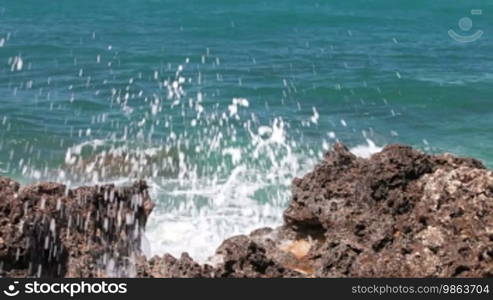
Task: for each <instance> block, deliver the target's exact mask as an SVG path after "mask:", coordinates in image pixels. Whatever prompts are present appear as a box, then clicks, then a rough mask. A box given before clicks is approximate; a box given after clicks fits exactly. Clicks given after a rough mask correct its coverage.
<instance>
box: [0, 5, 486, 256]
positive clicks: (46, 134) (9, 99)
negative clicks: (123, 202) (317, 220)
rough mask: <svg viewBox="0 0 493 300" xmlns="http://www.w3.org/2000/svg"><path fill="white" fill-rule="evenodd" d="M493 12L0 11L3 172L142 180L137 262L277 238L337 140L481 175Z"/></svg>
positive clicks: (271, 8)
mask: <svg viewBox="0 0 493 300" xmlns="http://www.w3.org/2000/svg"><path fill="white" fill-rule="evenodd" d="M492 36H493V2H492V1H475V0H470V1H466V0H460V1H459V0H458V1H450V0H446V1H445V0H434V1H424V0H414V1H404V0H399V1H396V0H348V1H320V0H319V1H316V0H303V1H295V0H277V1H264V0H249V1H239V0H238V1H236V0H210V1H206V0H201V1H198V0H189V1H179V0H105V1H100V0H99V1H96V0H85V1H48V0H46V1H39V0H36V1H35V0H22V1H19V0H1V1H0V176H8V177H11V178H14V179H15V180H18V181H19V182H21V183H22V184H30V183H34V182H39V181H57V182H62V183H64V184H66V185H67V186H69V187H77V186H83V185H93V184H105V183H115V184H118V185H126V184H129V183H131V182H133V181H135V180H146V181H147V182H148V184H149V186H150V192H151V195H152V198H153V199H154V201H155V202H156V207H155V209H154V211H153V213H152V215H151V217H150V219H149V222H148V225H147V229H146V232H145V239H144V242H143V245H142V247H143V250H144V252H145V253H146V255H148V256H151V255H161V254H164V253H171V254H173V255H179V254H180V253H181V252H184V251H186V252H188V253H189V254H190V255H191V256H192V257H193V258H194V259H196V260H198V261H200V262H204V261H207V259H208V258H209V257H210V256H211V255H212V254H213V253H214V250H215V249H216V247H217V246H219V244H220V243H221V241H222V240H224V239H225V238H227V237H230V236H233V235H237V234H246V233H248V232H250V231H251V230H253V229H256V228H260V227H264V226H273V227H275V226H279V225H281V224H282V212H283V210H284V209H285V208H286V206H287V204H288V203H289V201H290V195H291V192H290V185H291V181H292V180H293V178H295V177H300V176H303V175H304V174H306V173H307V172H309V171H310V170H311V169H312V168H313V167H314V166H315V165H316V164H317V162H319V161H320V160H321V159H322V158H323V155H324V153H326V152H327V151H329V150H330V148H331V147H332V146H333V145H334V144H335V143H337V142H342V143H344V144H346V145H347V146H348V147H349V148H350V149H351V151H353V152H354V153H355V154H356V155H359V156H362V157H369V156H370V155H371V154H372V153H375V152H377V151H379V150H380V149H382V147H384V146H385V145H388V144H393V143H403V144H408V145H411V146H413V147H415V148H417V149H420V150H422V151H426V152H428V153H443V152H450V153H453V154H456V155H460V156H470V157H475V158H477V159H480V160H481V161H482V162H483V163H484V164H485V165H486V166H488V167H493V151H492V150H493V99H492V96H493V39H492Z"/></svg>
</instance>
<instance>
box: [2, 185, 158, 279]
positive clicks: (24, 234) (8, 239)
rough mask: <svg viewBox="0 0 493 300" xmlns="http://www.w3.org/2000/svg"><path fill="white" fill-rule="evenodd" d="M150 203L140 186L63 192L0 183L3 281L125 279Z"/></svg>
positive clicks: (48, 187)
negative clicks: (21, 279) (122, 277)
mask: <svg viewBox="0 0 493 300" xmlns="http://www.w3.org/2000/svg"><path fill="white" fill-rule="evenodd" d="M152 206H153V204H152V201H151V200H150V198H149V195H148V193H147V186H146V184H145V183H144V182H138V183H136V184H134V185H133V186H132V187H127V188H116V187H115V186H113V185H105V186H95V187H81V188H78V189H74V190H67V189H66V187H65V186H64V185H61V184H56V183H41V184H35V185H30V186H26V187H23V188H20V187H19V184H17V183H15V182H13V181H12V180H10V179H6V178H0V218H1V223H0V234H1V239H2V241H3V242H2V243H1V245H0V247H1V248H0V262H1V263H2V270H1V275H2V276H9V277H11V276H22V277H26V276H37V277H101V276H130V275H132V274H130V273H128V272H129V270H131V269H132V268H131V264H132V262H131V260H132V259H133V258H132V257H133V256H134V255H136V254H139V253H140V249H139V247H140V232H141V230H143V229H144V228H145V223H146V220H147V217H148V215H149V214H150V212H151V210H152Z"/></svg>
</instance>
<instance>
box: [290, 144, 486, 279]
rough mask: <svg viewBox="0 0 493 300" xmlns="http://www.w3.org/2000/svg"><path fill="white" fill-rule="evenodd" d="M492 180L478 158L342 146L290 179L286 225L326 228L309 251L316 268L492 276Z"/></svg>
mask: <svg viewBox="0 0 493 300" xmlns="http://www.w3.org/2000/svg"><path fill="white" fill-rule="evenodd" d="M492 187H493V174H492V172H490V171H488V170H486V169H485V168H484V166H483V165H482V164H481V163H480V162H479V161H477V160H474V159H467V158H466V159H463V158H456V157H453V156H451V155H449V154H446V155H440V156H433V155H427V154H424V153H422V152H419V151H416V150H413V149H412V148H410V147H406V146H400V145H391V146H387V147H385V148H384V149H383V151H382V152H380V153H377V154H374V155H373V156H372V157H370V158H369V159H361V158H357V157H355V156H353V155H352V154H351V153H349V151H348V150H347V148H345V147H344V146H342V145H337V146H336V147H334V150H333V151H332V152H330V153H329V154H328V155H327V156H326V158H325V160H324V161H323V162H322V163H320V164H319V165H318V166H317V167H316V168H315V170H314V171H313V172H311V173H309V174H307V175H306V176H305V177H303V178H302V179H295V180H294V182H293V200H292V201H291V203H290V205H289V207H288V209H287V210H286V211H285V214H284V217H285V226H287V227H289V228H292V229H293V230H295V231H298V232H300V231H304V230H306V228H312V229H315V230H318V231H319V234H323V235H324V237H325V241H323V242H321V243H320V244H319V247H318V248H316V247H315V248H314V249H312V250H311V251H310V256H311V258H310V261H311V263H312V265H313V266H314V267H315V276H319V277H341V276H348V277H428V276H433V277H453V276H475V277H477V276H493V274H492V272H491V270H492V268H493V260H492V259H493V257H492V256H491V254H493V253H492V252H491V249H492V247H493V235H492V233H493V193H492Z"/></svg>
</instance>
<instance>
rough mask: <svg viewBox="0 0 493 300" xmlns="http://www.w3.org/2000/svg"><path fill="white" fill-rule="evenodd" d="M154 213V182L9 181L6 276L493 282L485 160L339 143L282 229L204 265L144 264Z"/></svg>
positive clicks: (186, 260) (304, 185) (242, 242)
mask: <svg viewBox="0 0 493 300" xmlns="http://www.w3.org/2000/svg"><path fill="white" fill-rule="evenodd" d="M152 206H153V204H152V202H151V200H150V199H149V196H148V194H147V189H146V186H145V183H137V184H135V185H134V186H133V187H130V188H116V187H114V186H112V185H109V186H102V187H84V188H79V189H75V190H67V189H66V188H65V187H64V186H63V185H59V184H54V183H44V184H38V185H32V186H28V187H24V188H20V186H19V184H17V183H16V182H14V181H12V180H10V179H7V178H0V233H1V236H0V261H1V262H2V263H3V268H2V273H1V275H3V276H31V275H34V276H36V275H38V276H47V277H60V276H83V277H87V276H90V277H92V276H133V275H135V276H138V277H180V278H183V277H185V278H190V277H208V278H218V277H483V276H484V277H492V276H493V173H492V172H491V171H489V170H487V169H486V168H485V167H484V166H483V165H482V164H481V162H479V161H477V160H475V159H470V158H457V157H454V156H452V155H450V154H443V155H428V154H425V153H422V152H420V151H417V150H414V149H412V148H411V147H407V146H402V145H390V146H387V147H385V148H384V149H383V150H382V151H381V152H380V153H376V154H374V155H372V156H371V157H370V158H368V159H363V158H359V157H356V156H355V155H353V154H351V153H350V152H349V150H348V149H347V148H346V147H345V146H343V145H341V144H337V145H335V147H334V149H333V151H331V152H329V153H327V155H326V156H325V158H324V160H323V161H322V162H320V163H319V164H318V165H317V166H316V167H315V168H314V170H313V171H312V172H310V173H308V174H306V175H305V176H304V177H303V178H297V179H294V180H293V186H292V200H291V202H290V204H289V207H288V208H287V209H286V210H285V212H284V224H283V225H282V226H280V227H278V228H274V229H272V228H260V229H257V230H255V231H253V232H252V233H250V234H249V235H240V236H235V237H231V238H229V239H226V240H225V241H224V242H223V243H222V244H221V245H220V246H219V248H218V249H217V251H216V253H215V254H214V255H213V256H212V257H211V259H210V263H209V264H204V265H201V264H199V263H197V262H195V261H194V260H193V259H192V258H191V257H190V256H189V255H188V254H187V253H184V254H182V255H181V257H180V258H175V257H173V256H171V255H169V254H164V255H163V256H156V257H153V258H150V259H146V258H145V257H143V256H142V255H141V253H140V247H139V246H140V235H139V234H140V231H141V230H142V229H144V227H145V223H146V220H147V217H148V216H149V214H150V212H151V210H152ZM127 215H129V216H133V217H128V218H127ZM132 218H134V219H132ZM105 220H106V221H105ZM127 222H128V223H127ZM39 266H41V268H40V267H39Z"/></svg>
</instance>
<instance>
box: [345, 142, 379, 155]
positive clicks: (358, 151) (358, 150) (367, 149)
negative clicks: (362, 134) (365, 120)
mask: <svg viewBox="0 0 493 300" xmlns="http://www.w3.org/2000/svg"><path fill="white" fill-rule="evenodd" d="M366 143H367V144H366V145H358V146H356V147H354V148H351V149H350V151H351V153H353V154H354V155H356V156H359V157H362V158H370V156H372V155H373V154H375V153H377V152H380V151H382V149H383V147H379V146H377V145H375V143H374V142H373V141H372V140H370V139H366Z"/></svg>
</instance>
